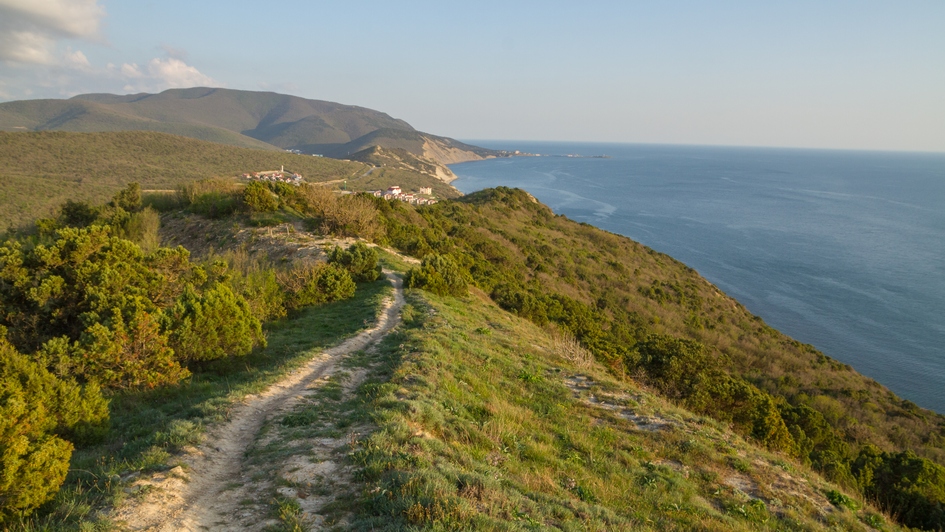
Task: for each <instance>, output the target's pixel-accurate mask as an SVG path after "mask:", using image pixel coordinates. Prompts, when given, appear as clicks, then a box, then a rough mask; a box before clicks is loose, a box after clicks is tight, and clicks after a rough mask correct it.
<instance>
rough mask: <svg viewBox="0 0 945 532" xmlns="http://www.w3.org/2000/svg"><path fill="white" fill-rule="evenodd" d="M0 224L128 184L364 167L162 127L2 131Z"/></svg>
mask: <svg viewBox="0 0 945 532" xmlns="http://www.w3.org/2000/svg"><path fill="white" fill-rule="evenodd" d="M0 161H3V165H2V167H0V178H2V179H0V228H3V229H5V228H6V227H8V226H10V225H13V226H20V225H24V224H26V223H28V222H31V221H32V220H34V219H35V218H37V217H44V216H50V215H52V214H53V213H54V211H55V210H56V209H57V208H58V206H59V205H61V204H62V203H64V202H65V201H66V200H84V201H89V202H90V203H92V204H98V203H103V202H105V201H107V200H108V199H110V198H111V196H112V195H113V194H114V193H115V192H117V191H118V190H120V189H122V188H124V187H125V186H126V185H127V184H128V183H130V182H133V181H136V182H138V183H139V184H140V185H141V188H142V189H146V190H149V189H157V190H168V189H175V188H176V187H177V186H178V185H180V184H184V183H189V182H192V181H195V180H199V179H205V178H209V177H226V178H233V179H235V178H236V176H239V175H241V174H243V173H244V172H255V171H261V170H272V169H279V167H280V166H282V165H284V166H285V167H286V169H287V170H291V171H295V172H299V173H300V174H302V175H303V176H304V177H305V179H306V180H307V181H309V182H321V181H330V180H335V179H346V178H351V177H353V176H357V175H361V174H362V173H363V172H364V171H365V170H366V169H367V166H366V165H364V164H363V163H357V162H344V161H338V160H334V159H328V158H324V157H311V156H308V157H306V156H304V155H295V154H291V153H286V152H282V151H270V150H259V149H249V148H239V147H235V146H228V145H224V144H216V143H213V142H205V141H201V140H195V139H190V138H185V137H178V136H174V135H168V134H164V133H154V132H147V131H122V132H112V133H65V132H38V133H6V132H0Z"/></svg>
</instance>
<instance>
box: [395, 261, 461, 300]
mask: <svg viewBox="0 0 945 532" xmlns="http://www.w3.org/2000/svg"><path fill="white" fill-rule="evenodd" d="M406 284H407V287H408V288H422V289H424V290H426V291H427V292H432V293H434V294H437V295H441V296H445V295H450V296H456V297H462V296H465V295H466V294H467V293H468V288H467V283H466V277H465V276H464V275H463V273H462V271H460V269H459V266H457V265H456V262H455V261H454V260H453V259H452V258H450V257H449V256H448V255H438V254H435V253H434V254H431V255H427V256H426V257H424V258H423V262H421V263H420V267H419V268H411V270H410V271H409V272H407V283H406Z"/></svg>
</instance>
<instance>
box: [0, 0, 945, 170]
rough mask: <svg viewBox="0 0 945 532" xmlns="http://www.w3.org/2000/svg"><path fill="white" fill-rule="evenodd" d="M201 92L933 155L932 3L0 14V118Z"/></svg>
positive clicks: (186, 6) (936, 65)
mask: <svg viewBox="0 0 945 532" xmlns="http://www.w3.org/2000/svg"><path fill="white" fill-rule="evenodd" d="M192 86H214V87H226V88H231V89H242V90H254V91H274V92H281V93H287V94H293V95H297V96H302V97H305V98H312V99H318V100H329V101H334V102H339V103H344V104H351V105H359V106H362V107H369V108H372V109H377V110H379V111H383V112H386V113H388V114H390V115H391V116H394V117H396V118H401V119H404V120H406V121H407V122H409V123H410V124H411V125H413V126H414V127H416V128H417V129H420V130H422V131H428V132H430V133H435V134H438V135H445V136H450V137H454V138H459V139H509V140H561V141H588V142H635V143H636V142H639V143H667V144H709V145H739V146H783V147H810V148H838V149H866V150H907V151H938V152H942V151H945V2H943V1H941V0H934V1H918V0H916V1H912V0H903V1H900V2H889V1H884V2H873V1H870V0H860V1H855V2H853V1H851V2H846V1H812V2H808V1H790V2H788V1H783V2H782V1H777V2H775V1H771V2H757V1H740V2H736V1H730V2H729V1H713V2H707V1H701V2H696V1H688V2H687V1H673V0H668V1H660V2H655V1H653V2H636V1H620V2H604V1H596V2H595V1H593V0H590V1H585V2H582V3H580V4H579V3H578V2H557V1H542V2H525V1H521V2H516V1H513V0H506V1H505V2H490V1H477V2H442V1H439V2H432V1H431V2H414V1H402V2H389V1H386V2H373V1H369V0H362V1H360V2H340V1H339V2H335V1H327V0H326V1H319V2H311V1H280V0H269V1H267V2H246V1H240V0H228V1H222V0H197V1H194V0H188V1H186V2H185V1H178V0H161V1H153V2H152V1H145V0H140V1H138V0H124V1H122V2H118V1H112V0H0V101H10V100H23V99H36V98H68V97H71V96H74V95H76V94H82V93H88V92H109V93H116V94H124V93H138V92H159V91H162V90H165V89H168V88H178V87H192Z"/></svg>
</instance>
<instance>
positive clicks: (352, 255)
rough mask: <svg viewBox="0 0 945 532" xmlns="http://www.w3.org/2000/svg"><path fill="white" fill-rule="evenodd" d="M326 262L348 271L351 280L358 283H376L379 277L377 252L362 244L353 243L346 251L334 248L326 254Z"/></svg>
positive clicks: (379, 267)
mask: <svg viewBox="0 0 945 532" xmlns="http://www.w3.org/2000/svg"><path fill="white" fill-rule="evenodd" d="M328 262H329V263H330V264H337V265H339V266H341V267H342V268H344V269H346V270H348V273H350V274H351V278H352V279H354V281H355V282H358V283H369V282H371V281H376V280H377V279H378V278H379V277H380V276H381V265H380V263H379V262H378V256H377V250H376V249H374V248H371V247H368V246H367V245H366V244H365V243H364V242H355V243H354V244H351V245H350V246H348V249H341V248H340V247H339V246H335V247H334V248H332V250H331V252H330V253H329V254H328Z"/></svg>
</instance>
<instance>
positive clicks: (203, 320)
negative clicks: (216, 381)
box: [166, 283, 266, 360]
mask: <svg viewBox="0 0 945 532" xmlns="http://www.w3.org/2000/svg"><path fill="white" fill-rule="evenodd" d="M166 329H167V330H169V331H170V344H171V346H172V347H173V348H174V351H175V352H176V354H177V357H178V359H180V360H215V359H218V358H223V357H225V356H228V355H236V356H238V355H245V354H247V353H249V352H250V351H252V349H253V347H254V346H256V345H265V342H266V340H265V337H264V336H263V333H262V324H261V323H260V322H259V320H258V319H257V318H256V317H255V316H253V313H252V311H251V310H250V308H249V305H248V304H247V303H246V300H245V299H243V298H242V297H241V296H238V295H236V294H234V293H233V291H232V290H230V288H229V287H228V286H227V285H226V284H223V283H215V284H213V285H212V286H211V287H209V288H207V289H206V290H204V291H203V293H202V294H201V293H198V292H197V291H196V290H195V289H194V288H193V287H192V286H188V287H187V288H186V289H185V290H184V293H183V294H182V295H181V297H180V299H179V300H178V301H177V304H175V305H174V308H173V309H171V310H170V312H169V317H168V319H167V326H166Z"/></svg>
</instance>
